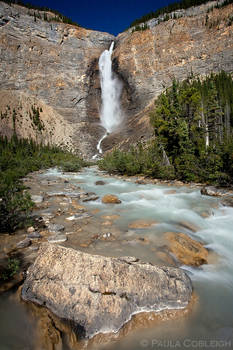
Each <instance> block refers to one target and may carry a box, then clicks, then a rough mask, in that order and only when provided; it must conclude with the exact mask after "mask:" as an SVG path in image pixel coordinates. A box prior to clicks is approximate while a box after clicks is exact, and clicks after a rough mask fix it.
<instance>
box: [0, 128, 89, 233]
mask: <svg viewBox="0 0 233 350" xmlns="http://www.w3.org/2000/svg"><path fill="white" fill-rule="evenodd" d="M71 165H72V167H71ZM85 165H87V163H85V162H84V161H83V160H82V159H80V158H79V157H77V156H76V155H74V154H72V153H69V152H66V151H63V150H61V149H59V148H58V147H55V146H42V145H37V144H36V143H35V142H33V141H32V140H26V139H18V138H17V137H16V135H14V136H13V137H12V138H11V140H7V138H2V137H0V232H14V231H15V230H16V229H17V228H19V227H20V226H22V225H23V224H24V222H25V220H27V218H28V216H29V214H30V211H31V209H32V207H33V202H32V201H31V199H30V196H29V194H28V193H27V192H26V191H25V187H24V186H23V184H22V182H21V178H23V177H24V176H26V175H27V174H28V173H30V172H32V171H36V170H39V169H43V168H48V167H53V166H59V167H61V169H62V170H65V171H78V170H80V169H81V167H83V166H85Z"/></svg>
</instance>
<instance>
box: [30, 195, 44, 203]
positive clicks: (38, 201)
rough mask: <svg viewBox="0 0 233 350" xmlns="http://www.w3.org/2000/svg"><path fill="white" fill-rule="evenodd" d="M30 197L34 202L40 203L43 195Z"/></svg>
mask: <svg viewBox="0 0 233 350" xmlns="http://www.w3.org/2000/svg"><path fill="white" fill-rule="evenodd" d="M31 199H32V201H33V202H34V203H35V204H40V203H42V202H43V200H44V197H43V196H36V195H32V196H31Z"/></svg>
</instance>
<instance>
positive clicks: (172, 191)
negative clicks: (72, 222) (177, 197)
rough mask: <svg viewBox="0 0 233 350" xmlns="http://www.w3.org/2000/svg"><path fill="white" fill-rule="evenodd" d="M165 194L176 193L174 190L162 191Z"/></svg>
mask: <svg viewBox="0 0 233 350" xmlns="http://www.w3.org/2000/svg"><path fill="white" fill-rule="evenodd" d="M164 193H165V194H176V193H177V192H176V190H167V191H165V192H164Z"/></svg>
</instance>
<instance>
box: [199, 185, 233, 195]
mask: <svg viewBox="0 0 233 350" xmlns="http://www.w3.org/2000/svg"><path fill="white" fill-rule="evenodd" d="M201 194H204V195H206V196H213V197H222V196H226V195H233V193H232V191H228V190H226V189H223V188H216V187H214V186H206V187H203V188H202V189H201Z"/></svg>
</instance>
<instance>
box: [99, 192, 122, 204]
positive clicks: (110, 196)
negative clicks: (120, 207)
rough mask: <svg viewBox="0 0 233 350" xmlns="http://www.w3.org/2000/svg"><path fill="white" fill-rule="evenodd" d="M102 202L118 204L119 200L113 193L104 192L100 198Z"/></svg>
mask: <svg viewBox="0 0 233 350" xmlns="http://www.w3.org/2000/svg"><path fill="white" fill-rule="evenodd" d="M102 203H104V204H120V203H121V200H120V199H119V198H118V197H117V196H115V195H114V194H106V195H105V196H103V198H102Z"/></svg>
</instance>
